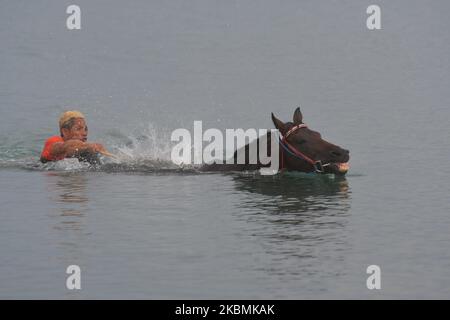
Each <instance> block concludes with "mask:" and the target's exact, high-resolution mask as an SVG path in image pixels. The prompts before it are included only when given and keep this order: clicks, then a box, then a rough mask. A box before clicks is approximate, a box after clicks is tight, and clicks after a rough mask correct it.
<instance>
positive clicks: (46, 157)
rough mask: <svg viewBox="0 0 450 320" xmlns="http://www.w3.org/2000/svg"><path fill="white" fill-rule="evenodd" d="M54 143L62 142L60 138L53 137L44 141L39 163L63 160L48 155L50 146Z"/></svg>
mask: <svg viewBox="0 0 450 320" xmlns="http://www.w3.org/2000/svg"><path fill="white" fill-rule="evenodd" d="M56 142H64V140H63V138H62V137H60V136H53V137H50V138H48V139H47V141H45V145H44V149H43V150H42V153H41V161H42V162H47V161H57V160H62V159H64V157H53V156H52V155H51V153H50V149H51V147H52V145H53V144H54V143H56Z"/></svg>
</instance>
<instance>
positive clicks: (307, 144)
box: [201, 108, 350, 175]
mask: <svg viewBox="0 0 450 320" xmlns="http://www.w3.org/2000/svg"><path fill="white" fill-rule="evenodd" d="M272 121H273V123H274V125H275V128H276V129H278V131H279V132H280V137H279V140H278V144H279V148H278V153H279V155H278V156H279V170H281V171H299V172H311V173H318V174H324V173H334V174H337V175H345V174H346V173H347V171H348V169H349V165H348V161H349V159H350V156H349V151H348V150H346V149H343V148H341V147H339V146H337V145H335V144H332V143H330V142H328V141H326V140H324V139H322V136H321V134H320V133H319V132H317V131H314V130H312V129H310V128H309V127H308V126H307V125H306V124H305V123H304V122H303V115H302V113H301V111H300V108H297V109H296V110H295V112H294V116H293V122H283V121H281V120H279V119H277V118H276V117H275V115H274V114H273V113H272ZM271 134H272V133H271V132H270V131H269V132H268V133H267V135H265V136H262V137H259V138H258V139H256V140H254V141H252V142H250V143H249V144H246V145H245V146H244V147H242V148H241V149H239V150H237V151H236V152H235V153H234V162H233V163H232V164H228V163H226V164H220V163H212V164H206V165H204V166H203V167H202V168H201V170H202V171H249V170H259V169H261V168H263V167H269V166H270V164H267V165H264V164H262V163H261V162H260V159H259V140H260V139H264V140H266V141H265V143H267V149H266V150H268V156H269V157H270V156H271V154H270V150H271V140H272V139H271ZM253 143H256V148H255V149H253V150H257V152H258V153H257V154H258V157H257V163H255V164H251V163H249V162H250V161H249V159H250V157H249V150H250V145H251V144H253ZM262 143H264V142H262ZM241 152H244V153H245V163H243V164H238V163H237V158H238V154H239V153H241Z"/></svg>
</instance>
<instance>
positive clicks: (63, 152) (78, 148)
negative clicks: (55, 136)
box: [50, 140, 105, 158]
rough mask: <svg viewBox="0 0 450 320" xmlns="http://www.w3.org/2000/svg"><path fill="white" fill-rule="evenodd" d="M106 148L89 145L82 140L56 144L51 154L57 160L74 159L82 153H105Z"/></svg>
mask: <svg viewBox="0 0 450 320" xmlns="http://www.w3.org/2000/svg"><path fill="white" fill-rule="evenodd" d="M104 150H105V148H104V147H103V145H101V144H100V143H88V142H83V141H80V140H67V141H64V142H56V143H54V144H53V145H52V146H51V148H50V153H51V155H52V156H53V157H55V158H60V157H62V158H66V157H69V158H70V157H73V156H75V155H77V154H79V153H80V152H85V151H87V152H90V153H97V152H100V151H104Z"/></svg>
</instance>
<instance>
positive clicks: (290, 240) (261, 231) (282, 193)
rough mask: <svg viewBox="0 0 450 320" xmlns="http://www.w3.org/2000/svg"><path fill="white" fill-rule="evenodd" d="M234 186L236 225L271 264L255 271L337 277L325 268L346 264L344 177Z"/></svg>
mask: <svg viewBox="0 0 450 320" xmlns="http://www.w3.org/2000/svg"><path fill="white" fill-rule="evenodd" d="M233 180H234V182H235V189H236V190H237V191H238V192H239V193H241V195H242V197H243V198H242V201H240V203H239V205H238V207H237V208H236V210H237V212H239V214H238V219H240V220H242V221H243V222H245V223H246V232H247V234H248V235H251V236H253V237H256V238H257V239H259V240H260V241H261V244H262V246H263V247H264V250H265V252H266V253H267V256H268V257H269V259H270V260H271V262H270V263H268V264H264V267H257V268H260V269H261V270H264V271H265V272H269V273H271V274H278V275H280V276H283V275H289V276H290V277H292V276H296V275H300V274H305V272H306V274H308V272H310V273H316V272H325V273H333V272H338V271H336V270H335V269H334V268H333V267H330V266H327V267H325V266H326V265H327V262H330V263H331V261H336V259H338V260H340V259H344V256H345V255H344V253H343V251H344V250H348V243H346V236H347V234H346V232H345V230H344V229H345V226H346V224H347V218H348V211H349V209H350V203H351V191H350V187H349V184H348V181H347V180H346V178H345V177H338V176H334V175H316V174H303V173H284V174H280V175H276V176H260V175H237V176H234V177H233ZM336 255H337V256H336ZM331 257H333V258H331ZM312 260H314V261H312ZM316 260H319V261H316ZM317 263H319V265H322V266H323V267H324V269H323V270H322V271H321V270H320V269H318V268H317ZM262 265H263V264H262ZM313 265H314V266H315V267H314V268H312V267H311V266H313Z"/></svg>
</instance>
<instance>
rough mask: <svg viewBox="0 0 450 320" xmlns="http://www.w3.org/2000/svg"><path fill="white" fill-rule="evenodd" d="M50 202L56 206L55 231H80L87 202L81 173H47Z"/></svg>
mask: <svg viewBox="0 0 450 320" xmlns="http://www.w3.org/2000/svg"><path fill="white" fill-rule="evenodd" d="M46 175H47V176H48V177H49V178H50V179H49V180H48V181H49V184H48V187H49V189H50V190H49V191H50V194H51V196H50V197H51V200H52V201H53V202H55V203H57V204H58V207H59V210H60V212H59V215H58V216H59V218H60V219H59V223H58V224H57V225H56V226H55V228H56V229H73V230H80V228H81V223H82V218H83V217H84V216H85V211H86V206H87V203H88V201H89V198H88V196H87V191H86V177H85V176H84V174H83V173H55V172H47V173H46Z"/></svg>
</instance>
